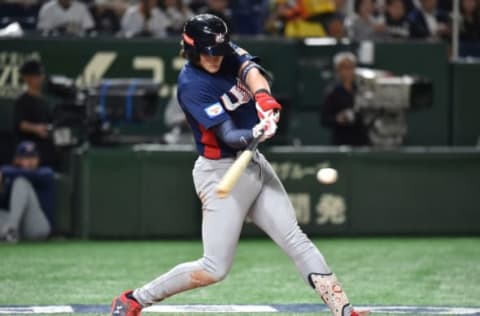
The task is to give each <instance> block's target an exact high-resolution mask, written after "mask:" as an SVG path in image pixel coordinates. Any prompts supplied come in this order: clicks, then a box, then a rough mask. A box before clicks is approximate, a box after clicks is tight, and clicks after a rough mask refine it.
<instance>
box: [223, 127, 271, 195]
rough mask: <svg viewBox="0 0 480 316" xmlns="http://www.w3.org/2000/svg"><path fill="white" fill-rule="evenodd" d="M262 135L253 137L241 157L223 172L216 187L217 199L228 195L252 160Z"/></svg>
mask: <svg viewBox="0 0 480 316" xmlns="http://www.w3.org/2000/svg"><path fill="white" fill-rule="evenodd" d="M262 135H263V133H261V134H260V135H258V136H257V137H255V138H254V139H253V140H252V141H251V142H250V144H249V145H248V147H247V148H246V149H245V150H244V151H243V152H242V153H241V155H240V156H239V157H238V158H237V159H236V160H235V161H234V162H233V164H232V165H231V166H230V168H228V170H227V172H225V175H224V176H223V178H222V179H221V180H220V182H219V183H218V185H217V190H216V193H217V196H218V197H220V198H222V199H223V198H226V197H227V196H228V195H229V194H230V192H231V191H232V189H233V187H234V186H235V184H237V182H238V179H239V178H240V176H241V175H242V173H243V171H245V168H247V166H248V163H249V162H250V161H251V160H252V157H253V153H254V152H255V150H256V149H257V146H258V143H259V142H260V138H261V137H262Z"/></svg>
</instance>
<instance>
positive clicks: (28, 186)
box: [0, 141, 54, 243]
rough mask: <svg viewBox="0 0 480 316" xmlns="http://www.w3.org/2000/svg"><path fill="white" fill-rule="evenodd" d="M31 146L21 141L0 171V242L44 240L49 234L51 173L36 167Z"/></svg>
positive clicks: (37, 155)
mask: <svg viewBox="0 0 480 316" xmlns="http://www.w3.org/2000/svg"><path fill="white" fill-rule="evenodd" d="M39 163H40V157H39V154H38V151H37V148H36V146H35V143H33V142H30V141H25V142H21V143H20V144H19V145H18V147H17V149H16V152H15V156H14V158H13V163H12V165H6V166H2V167H1V168H0V242H9V243H15V242H17V241H19V240H21V239H23V240H44V239H46V238H47V237H48V236H49V235H50V232H51V227H52V211H53V190H54V173H53V171H52V169H51V168H50V167H39Z"/></svg>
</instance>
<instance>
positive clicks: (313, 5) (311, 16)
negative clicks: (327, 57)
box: [269, 0, 335, 37]
mask: <svg viewBox="0 0 480 316" xmlns="http://www.w3.org/2000/svg"><path fill="white" fill-rule="evenodd" d="M334 13H335V1H334V0H296V1H288V0H276V3H275V9H274V12H273V15H272V17H271V18H270V21H269V25H270V27H269V29H272V27H271V25H275V24H274V23H276V24H277V26H276V27H277V28H279V26H281V28H282V29H283V33H284V34H285V35H286V36H288V37H323V36H326V35H327V31H326V28H327V24H328V21H329V19H330V18H331V17H332V15H333V14H334Z"/></svg>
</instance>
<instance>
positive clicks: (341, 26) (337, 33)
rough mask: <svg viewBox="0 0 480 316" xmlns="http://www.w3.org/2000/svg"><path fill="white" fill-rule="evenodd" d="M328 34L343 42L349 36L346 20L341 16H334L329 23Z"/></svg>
mask: <svg viewBox="0 0 480 316" xmlns="http://www.w3.org/2000/svg"><path fill="white" fill-rule="evenodd" d="M327 34H328V36H329V37H333V38H335V39H337V40H341V39H342V38H345V37H347V36H348V34H347V30H346V29H345V23H344V19H343V18H342V16H341V15H336V14H335V15H334V16H332V17H331V18H330V19H329V20H328V22H327Z"/></svg>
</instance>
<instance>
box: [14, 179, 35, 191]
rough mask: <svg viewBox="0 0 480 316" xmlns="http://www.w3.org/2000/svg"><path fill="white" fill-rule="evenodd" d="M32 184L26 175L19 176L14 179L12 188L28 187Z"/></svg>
mask: <svg viewBox="0 0 480 316" xmlns="http://www.w3.org/2000/svg"><path fill="white" fill-rule="evenodd" d="M30 186H31V184H30V182H29V181H28V180H27V179H26V178H25V177H21V176H20V177H17V178H15V180H14V181H13V184H12V189H13V190H16V189H27V188H29V187H30Z"/></svg>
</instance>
